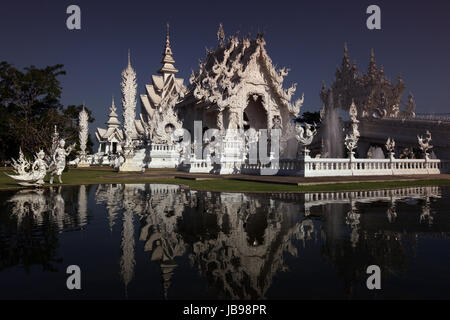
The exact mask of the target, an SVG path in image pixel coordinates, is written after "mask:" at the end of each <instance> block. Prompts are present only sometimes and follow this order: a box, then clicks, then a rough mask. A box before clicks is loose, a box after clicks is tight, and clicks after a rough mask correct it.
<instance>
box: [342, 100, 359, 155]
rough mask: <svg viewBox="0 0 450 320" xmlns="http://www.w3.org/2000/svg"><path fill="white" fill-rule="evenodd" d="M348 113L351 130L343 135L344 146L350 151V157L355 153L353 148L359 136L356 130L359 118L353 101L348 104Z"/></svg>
mask: <svg viewBox="0 0 450 320" xmlns="http://www.w3.org/2000/svg"><path fill="white" fill-rule="evenodd" d="M349 114H350V119H351V120H352V131H351V132H350V134H347V135H346V136H345V147H346V148H347V150H348V151H349V152H350V158H352V157H353V155H354V154H355V152H354V151H353V150H355V149H356V147H357V145H358V140H359V136H360V133H359V130H358V123H359V120H358V119H357V116H358V111H357V109H356V105H355V102H352V104H351V106H350V110H349Z"/></svg>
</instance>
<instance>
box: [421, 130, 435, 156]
mask: <svg viewBox="0 0 450 320" xmlns="http://www.w3.org/2000/svg"><path fill="white" fill-rule="evenodd" d="M417 140H418V141H419V146H420V149H421V150H422V151H423V153H424V154H425V159H427V158H428V156H429V154H428V151H429V150H430V149H432V148H433V146H432V145H431V132H430V131H428V130H427V132H426V137H425V138H424V137H419V136H417Z"/></svg>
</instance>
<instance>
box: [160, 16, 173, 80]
mask: <svg viewBox="0 0 450 320" xmlns="http://www.w3.org/2000/svg"><path fill="white" fill-rule="evenodd" d="M166 26H167V33H166V47H165V49H164V53H163V59H162V61H161V63H162V64H163V66H162V67H161V69H159V70H158V73H160V74H162V75H164V74H167V73H168V74H171V73H172V74H175V73H177V72H178V70H177V69H176V68H175V67H174V65H173V64H174V63H175V60H174V59H173V57H172V54H173V53H172V49H171V48H170V34H169V27H170V26H169V24H167V25H166Z"/></svg>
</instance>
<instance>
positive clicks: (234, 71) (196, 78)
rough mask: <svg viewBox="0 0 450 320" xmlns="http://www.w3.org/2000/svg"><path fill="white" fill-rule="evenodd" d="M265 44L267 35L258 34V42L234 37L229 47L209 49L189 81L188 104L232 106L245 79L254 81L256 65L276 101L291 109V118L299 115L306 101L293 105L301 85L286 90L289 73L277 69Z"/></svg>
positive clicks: (300, 100)
mask: <svg viewBox="0 0 450 320" xmlns="http://www.w3.org/2000/svg"><path fill="white" fill-rule="evenodd" d="M265 44H266V42H265V40H264V37H263V35H261V34H258V36H257V37H256V38H255V39H249V38H243V39H239V38H238V37H230V39H229V41H228V43H227V44H225V45H220V46H219V47H218V48H216V49H214V50H208V51H207V54H206V57H205V59H204V60H203V61H201V62H200V65H199V70H198V71H197V72H193V73H192V75H191V77H190V79H189V81H190V88H189V93H188V96H189V97H190V98H187V99H186V102H188V101H190V100H191V99H192V97H194V98H195V100H203V101H205V102H207V103H211V104H217V105H218V106H219V107H220V108H224V107H227V106H229V105H230V102H229V101H228V99H229V98H232V97H233V96H235V95H236V94H237V92H238V90H239V89H240V88H242V84H243V82H244V80H247V81H254V79H255V75H254V72H255V70H254V69H252V68H250V67H249V66H250V65H251V64H252V63H256V64H257V65H258V66H259V70H261V72H262V73H264V75H263V77H262V79H264V81H265V85H267V86H268V87H269V88H270V89H271V92H272V93H273V94H274V95H275V98H276V99H277V100H278V101H280V104H281V105H284V106H285V107H287V109H288V110H289V113H290V114H291V115H297V114H298V112H299V109H300V106H301V104H302V102H303V98H302V99H298V100H297V101H296V102H295V104H292V103H291V98H292V96H293V94H294V93H295V90H296V85H297V84H293V85H292V86H291V87H290V88H288V89H283V80H284V77H285V76H287V74H288V71H289V70H288V69H285V68H282V69H279V70H277V69H276V68H275V67H274V66H273V63H272V60H271V59H270V57H269V56H268V54H267V51H266V49H265ZM250 69H251V70H250Z"/></svg>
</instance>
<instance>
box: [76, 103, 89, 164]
mask: <svg viewBox="0 0 450 320" xmlns="http://www.w3.org/2000/svg"><path fill="white" fill-rule="evenodd" d="M78 121H79V127H80V128H79V130H80V131H79V134H78V137H79V139H80V150H81V151H80V152H79V156H80V162H79V163H78V167H88V166H89V163H88V162H87V154H86V143H87V139H88V135H89V132H88V121H89V115H88V113H87V111H86V109H85V108H84V106H83V110H81V112H80V114H79V115H78Z"/></svg>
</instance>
